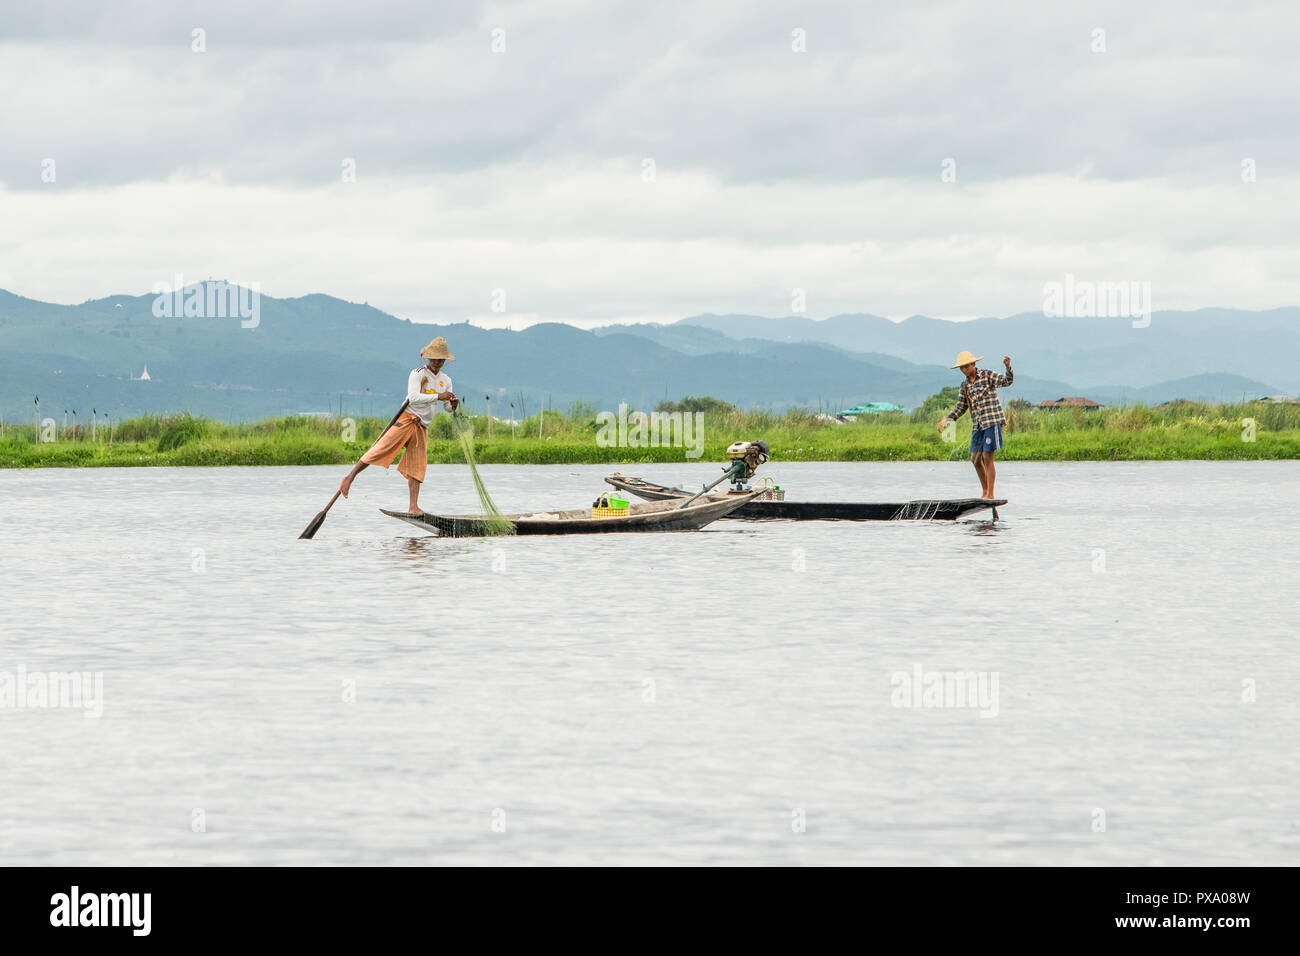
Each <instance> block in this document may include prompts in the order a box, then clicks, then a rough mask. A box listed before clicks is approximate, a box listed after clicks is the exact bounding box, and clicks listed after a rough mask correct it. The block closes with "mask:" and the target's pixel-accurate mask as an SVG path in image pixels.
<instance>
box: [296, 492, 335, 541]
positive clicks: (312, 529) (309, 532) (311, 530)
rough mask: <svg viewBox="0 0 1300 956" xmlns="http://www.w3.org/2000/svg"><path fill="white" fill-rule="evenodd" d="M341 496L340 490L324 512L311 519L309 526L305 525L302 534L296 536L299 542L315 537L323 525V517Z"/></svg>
mask: <svg viewBox="0 0 1300 956" xmlns="http://www.w3.org/2000/svg"><path fill="white" fill-rule="evenodd" d="M341 494H343V489H342V488H340V489H339V490H338V491H336V492H334V497H333V498H331V499H330V503H329V504H327V505H326V506H325V510H324V511H322V512H321V513H320V514H318V515H317V516H316V517H314V518H312V519H311V524H309V525H307V527H306V528H305V529H304V530H303V533H302V534H300V535H298V540H299V541H301V540H302V539H303V538H307V539H309V540H310V539H311V538H314V537H316V532H317V531H319V530H320V526H321V525H323V524H324V523H325V516H326V515H327V514H329V511H330V509H331V508H333V507H334V502H336V501H338V500H339V495H341Z"/></svg>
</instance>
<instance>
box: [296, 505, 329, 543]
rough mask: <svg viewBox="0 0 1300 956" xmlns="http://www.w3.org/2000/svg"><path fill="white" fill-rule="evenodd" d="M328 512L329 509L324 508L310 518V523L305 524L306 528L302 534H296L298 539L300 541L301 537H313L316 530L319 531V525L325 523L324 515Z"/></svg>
mask: <svg viewBox="0 0 1300 956" xmlns="http://www.w3.org/2000/svg"><path fill="white" fill-rule="evenodd" d="M328 512H329V509H328V508H326V509H325V510H324V511H322V512H321V513H320V514H318V515H317V516H316V517H314V518H312V519H311V524H309V525H307V528H306V530H304V531H303V533H302V534H300V535H298V540H299V541H301V540H302V539H303V538H308V539H310V538H314V537H316V532H317V531H319V530H320V526H321V525H323V524H324V523H325V515H326V514H327V513H328Z"/></svg>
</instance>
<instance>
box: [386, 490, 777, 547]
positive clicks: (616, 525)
mask: <svg viewBox="0 0 1300 956" xmlns="http://www.w3.org/2000/svg"><path fill="white" fill-rule="evenodd" d="M756 494H758V492H752V493H750V494H744V495H729V496H727V497H724V498H701V499H700V500H699V501H697V502H696V503H695V504H692V505H689V506H687V507H685V508H682V507H679V506H680V505H681V498H677V499H663V500H660V501H651V502H646V503H644V504H634V505H629V506H628V509H627V510H628V513H627V515H626V516H625V517H617V518H593V517H592V516H591V509H590V508H576V509H573V510H571V511H549V512H536V513H533V514H513V515H504V516H503V517H505V518H506V519H507V520H508V521H509V522H510V523H511V525H512V526H513V529H514V530H513V531H510V532H508V533H510V534H610V533H618V532H654V531H698V530H699V529H700V528H703V527H704V526H705V525H706V524H708V523H709V522H711V521H716V520H717V519H718V518H721V517H723V516H724V515H726V514H728V513H730V512H732V511H735V510H736V509H737V508H741V507H743V506H744V505H745V502H747V501H749V500H751V499H752V498H753V497H754V495H756ZM379 510H380V511H382V512H383V513H384V514H386V515H388V516H389V517H390V518H397V519H398V520H399V521H405V522H406V523H407V524H413V525H415V526H416V527H417V528H421V529H422V530H424V531H430V532H432V533H433V534H437V535H441V536H442V537H447V538H481V537H484V536H486V535H487V532H488V528H487V526H486V523H485V522H484V519H483V517H482V516H481V515H477V516H476V515H431V514H422V515H411V514H407V513H406V512H404V511H388V510H386V509H384V508H380V509H379Z"/></svg>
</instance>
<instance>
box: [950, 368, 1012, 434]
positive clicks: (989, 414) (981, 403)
mask: <svg viewBox="0 0 1300 956" xmlns="http://www.w3.org/2000/svg"><path fill="white" fill-rule="evenodd" d="M1015 379H1016V376H1015V375H1014V374H1013V373H1012V371H1011V369H1007V374H1006V375H999V374H998V373H997V372H994V371H990V370H989V369H986V368H981V369H977V370H976V371H975V379H974V381H971V380H970V379H966V380H965V381H963V382H962V383H961V399H960V400H958V402H957V407H956V408H954V409H953V410H952V411H951V412H950V413H949V414H948V417H949V418H951V419H952V420H953V421H956V420H957V419H959V418H961V416H962V415H963V414H964V413H965V412H966V410H967V409H970V420H971V426H972V427H974V428H992V427H993V426H994V425H1005V424H1006V423H1007V417H1006V416H1005V415H1003V414H1002V403H1001V402H999V401H998V389H1000V388H1006V387H1007V386H1008V385H1010V384H1011V383H1012V382H1014V381H1015Z"/></svg>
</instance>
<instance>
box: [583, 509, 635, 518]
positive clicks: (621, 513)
mask: <svg viewBox="0 0 1300 956" xmlns="http://www.w3.org/2000/svg"><path fill="white" fill-rule="evenodd" d="M591 516H592V517H593V518H626V517H627V509H626V508H592V509H591Z"/></svg>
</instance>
